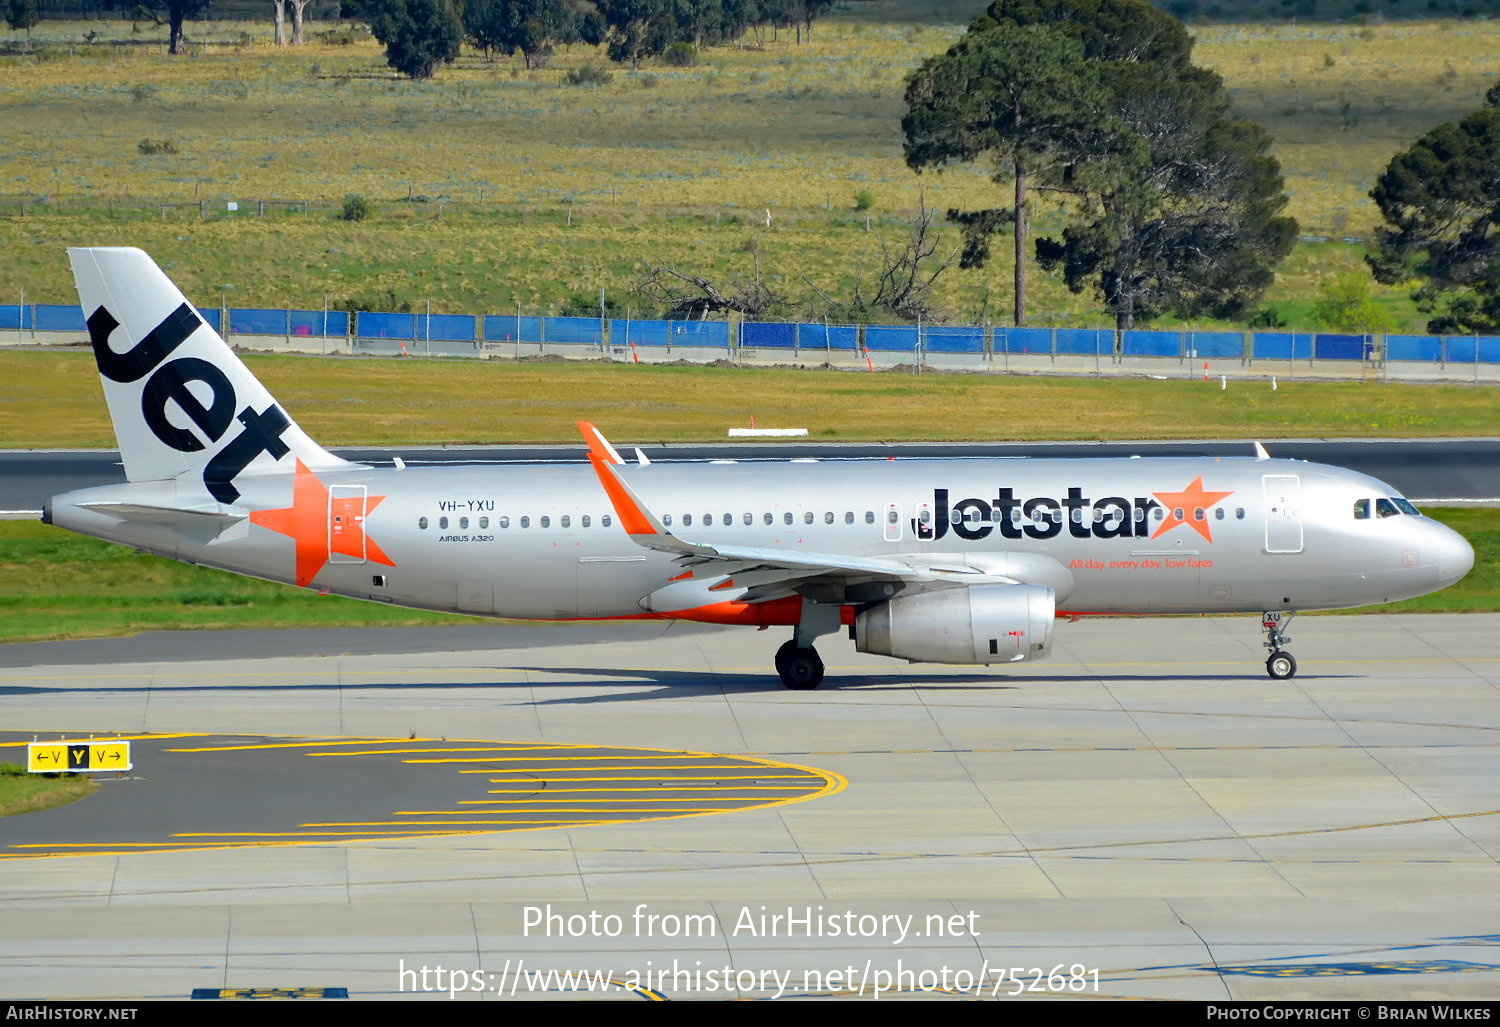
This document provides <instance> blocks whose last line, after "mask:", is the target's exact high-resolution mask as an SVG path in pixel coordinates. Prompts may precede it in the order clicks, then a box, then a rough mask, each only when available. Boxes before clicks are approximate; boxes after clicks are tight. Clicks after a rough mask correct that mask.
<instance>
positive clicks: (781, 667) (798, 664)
mask: <svg viewBox="0 0 1500 1027" xmlns="http://www.w3.org/2000/svg"><path fill="white" fill-rule="evenodd" d="M838 629H839V608H838V607H837V606H823V605H820V604H818V603H813V602H809V601H808V600H806V599H804V600H802V619H801V620H800V621H798V622H797V627H796V628H795V630H794V631H793V633H792V640H791V641H790V642H787V643H786V644H784V645H783V646H782V647H781V648H780V649H778V650H776V673H777V674H780V675H781V683H782V684H783V685H785V686H786V687H788V688H792V689H796V690H797V691H799V692H800V691H806V690H807V689H810V688H817V687H818V686H819V685H821V684H822V683H823V658H822V657H821V656H819V655H818V651H817V650H816V649H814V648H813V642H814V641H816V640H817V639H818V638H819V637H821V636H823V635H828V634H832V633H833V632H835V631H837V630H838Z"/></svg>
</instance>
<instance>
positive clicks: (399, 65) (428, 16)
mask: <svg viewBox="0 0 1500 1027" xmlns="http://www.w3.org/2000/svg"><path fill="white" fill-rule="evenodd" d="M370 31H371V32H372V33H374V35H375V38H376V39H378V40H380V42H381V43H383V44H385V60H386V63H387V64H389V65H390V66H391V67H393V68H395V69H396V70H397V71H399V72H401V73H402V74H403V75H408V76H410V77H411V78H414V79H423V78H431V77H432V73H433V71H434V70H435V69H436V68H437V66H438V64H439V63H442V64H451V63H453V59H454V58H455V57H457V56H458V48H459V44H460V43H461V42H462V40H463V25H462V24H461V23H460V22H459V20H458V15H457V13H455V12H454V10H453V5H452V4H451V3H450V2H449V0H380V3H379V6H378V7H377V8H376V10H375V14H374V17H372V18H371V20H370Z"/></svg>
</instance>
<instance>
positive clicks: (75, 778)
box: [0, 763, 98, 817]
mask: <svg viewBox="0 0 1500 1027" xmlns="http://www.w3.org/2000/svg"><path fill="white" fill-rule="evenodd" d="M97 787H98V785H96V784H95V783H94V782H93V781H91V780H89V779H88V778H87V777H84V776H82V775H77V774H64V775H61V776H59V775H56V774H28V773H26V769H25V768H24V767H19V766H17V765H16V764H14V763H0V817H9V816H15V815H16V814H18V813H36V812H39V811H41V810H44V809H53V808H55V807H57V806H66V805H67V804H68V803H70V802H77V801H78V800H79V799H81V798H83V797H84V796H85V795H88V794H89V793H90V792H92V791H93V790H94V789H95V788H97Z"/></svg>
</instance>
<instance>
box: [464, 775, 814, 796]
mask: <svg viewBox="0 0 1500 1027" xmlns="http://www.w3.org/2000/svg"><path fill="white" fill-rule="evenodd" d="M578 780H587V779H586V778H579V779H578ZM599 780H600V781H622V780H629V779H628V778H619V777H601V778H599ZM492 783H494V782H492ZM505 783H506V784H510V783H512V782H509V781H507V782H505ZM542 783H543V784H545V783H546V782H542ZM812 787H815V786H814V785H810V784H808V785H682V786H681V787H678V788H657V789H655V791H658V792H739V791H747V792H779V791H793V790H795V789H798V788H812ZM542 791H545V792H546V793H547V794H548V795H558V794H562V793H564V792H638V791H640V789H639V788H546V789H543V788H491V789H490V790H489V792H488V794H490V795H535V794H537V793H539V792H542ZM460 801H462V802H484V801H485V800H483V799H462V800H460ZM496 801H503V802H515V801H517V800H515V799H504V800H496ZM552 801H553V802H561V801H563V800H561V799H554V800H552ZM568 801H570V802H572V801H575V800H571V799H570V800H568ZM576 801H578V802H587V801H588V800H587V799H578V800H576ZM601 801H602V800H601ZM662 801H663V802H668V801H671V800H667V799H663V800H662Z"/></svg>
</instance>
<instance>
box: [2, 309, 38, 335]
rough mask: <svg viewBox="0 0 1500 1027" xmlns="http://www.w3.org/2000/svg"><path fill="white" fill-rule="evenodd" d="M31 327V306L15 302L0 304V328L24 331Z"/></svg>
mask: <svg viewBox="0 0 1500 1027" xmlns="http://www.w3.org/2000/svg"><path fill="white" fill-rule="evenodd" d="M30 327H31V308H30V307H23V306H21V305H19V304H16V303H11V304H8V305H4V306H0V328H3V329H7V330H9V331H15V330H17V329H19V330H21V331H25V330H26V329H28V328H30Z"/></svg>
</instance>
